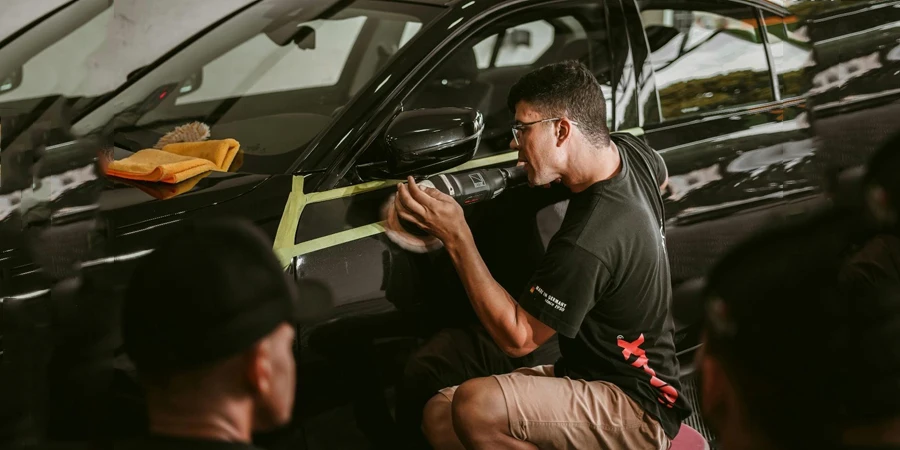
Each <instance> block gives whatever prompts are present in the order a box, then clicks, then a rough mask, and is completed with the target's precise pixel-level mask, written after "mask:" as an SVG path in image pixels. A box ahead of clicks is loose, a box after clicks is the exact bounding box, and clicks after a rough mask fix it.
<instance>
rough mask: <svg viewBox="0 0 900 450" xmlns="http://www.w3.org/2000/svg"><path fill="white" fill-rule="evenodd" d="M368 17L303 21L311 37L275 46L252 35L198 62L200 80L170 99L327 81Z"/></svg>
mask: <svg viewBox="0 0 900 450" xmlns="http://www.w3.org/2000/svg"><path fill="white" fill-rule="evenodd" d="M368 20H369V18H368V17H366V16H359V17H352V18H347V19H342V20H317V21H314V22H308V23H306V24H304V26H308V27H310V28H311V29H313V30H315V37H310V38H307V39H306V40H308V41H309V42H308V43H301V44H298V45H285V46H280V45H278V44H277V43H276V42H274V41H273V40H272V39H269V37H268V36H266V35H265V34H258V35H256V36H255V37H253V38H252V39H249V40H248V41H246V42H244V43H243V44H241V45H239V46H237V47H235V48H234V49H232V50H231V51H229V52H228V53H225V54H224V55H222V56H220V57H218V58H216V59H215V60H214V61H212V62H210V63H209V64H207V65H206V66H204V67H203V68H202V71H203V74H202V76H203V78H202V79H203V83H202V84H201V85H200V86H199V88H197V89H196V90H193V91H191V92H190V95H181V96H179V98H178V99H177V100H176V102H175V104H176V105H185V104H190V103H200V102H206V101H210V100H219V99H224V98H230V97H233V96H235V95H236V94H239V95H257V94H266V93H271V92H279V91H289V90H295V89H308V88H314V87H323V86H333V85H335V84H337V82H338V79H339V78H340V77H341V73H343V71H344V67H345V66H346V64H347V59H348V57H349V56H350V51H351V50H353V48H354V45H355V44H356V41H357V39H358V37H359V33H360V31H361V30H362V28H363V25H365V23H366V22H367V21H368ZM402 25H405V24H401V26H402Z"/></svg>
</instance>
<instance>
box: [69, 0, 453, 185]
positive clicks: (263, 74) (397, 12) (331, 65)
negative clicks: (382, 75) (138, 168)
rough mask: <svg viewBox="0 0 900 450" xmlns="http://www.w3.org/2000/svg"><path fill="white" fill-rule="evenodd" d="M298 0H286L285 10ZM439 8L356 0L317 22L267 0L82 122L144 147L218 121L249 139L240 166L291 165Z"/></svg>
mask: <svg viewBox="0 0 900 450" xmlns="http://www.w3.org/2000/svg"><path fill="white" fill-rule="evenodd" d="M291 1H293V0H278V3H280V4H281V5H280V6H281V7H282V10H283V9H284V4H285V3H291ZM305 1H308V0H305ZM295 3H302V1H299V0H298V1H295ZM439 11H440V10H439V9H436V8H433V7H427V6H420V5H410V4H403V3H395V2H384V1H353V2H346V4H345V6H344V7H342V8H339V9H338V10H337V11H336V12H333V14H328V15H327V17H324V18H319V19H317V20H312V21H309V20H308V19H306V18H307V17H308V15H305V16H304V15H300V16H299V17H298V18H297V19H292V18H291V17H290V15H285V14H273V8H272V5H271V4H267V2H262V3H260V4H259V5H254V6H252V7H250V8H249V9H247V10H245V11H243V12H241V13H240V14H239V15H238V16H236V17H234V18H233V19H231V20H230V21H228V22H226V23H225V24H223V25H221V26H219V27H217V28H216V29H214V30H212V31H210V32H209V33H207V34H205V35H203V36H200V37H199V38H197V39H196V40H195V41H193V42H190V43H189V44H188V45H186V46H184V47H183V48H181V49H179V50H178V51H177V52H176V53H175V54H174V55H173V56H171V57H170V58H168V59H166V60H165V61H162V62H160V63H159V64H158V65H157V66H155V67H148V68H146V69H145V70H142V71H141V72H140V73H139V74H136V75H134V76H133V77H132V79H131V80H129V81H130V84H129V85H128V86H127V87H126V88H125V89H121V90H120V91H119V92H117V93H116V94H115V95H114V96H113V97H112V98H108V99H103V101H102V104H100V105H92V107H90V108H88V109H87V110H86V111H85V113H84V114H82V115H81V116H80V117H78V118H77V122H76V123H75V124H74V127H73V128H74V130H75V132H76V134H79V135H81V134H85V133H90V132H93V131H96V130H98V129H100V128H103V127H106V126H107V124H110V123H111V124H112V127H113V129H114V139H115V143H116V146H117V147H119V148H120V149H125V150H128V151H138V150H141V149H144V148H150V147H152V146H153V145H154V144H155V143H156V142H157V140H158V139H159V138H160V137H161V136H162V135H163V134H165V133H167V132H169V131H172V130H173V129H174V128H175V127H177V126H180V125H184V124H186V123H189V122H193V121H200V122H203V123H205V124H207V125H209V126H210V131H211V136H210V138H211V139H225V138H232V139H236V140H237V141H238V142H239V143H240V147H241V152H242V157H241V163H240V167H239V168H232V170H235V169H237V170H239V171H241V172H248V173H259V174H277V173H284V171H285V170H287V168H288V167H289V166H290V165H291V164H292V163H293V162H294V161H295V160H296V158H297V157H298V156H299V154H300V153H301V152H302V150H303V149H304V148H305V147H306V146H307V145H308V144H309V143H310V142H311V141H312V140H313V139H314V138H315V137H316V136H317V135H318V134H319V133H320V132H321V131H322V130H324V129H325V128H326V127H327V126H328V125H329V124H330V123H331V122H332V121H333V120H334V118H335V117H336V116H337V114H338V113H339V112H340V110H341V109H342V108H343V107H344V106H345V105H347V104H348V103H349V102H350V100H351V99H352V98H353V97H354V96H355V95H356V94H357V93H358V92H359V91H360V89H361V88H362V87H363V86H364V85H365V84H366V83H367V82H369V81H370V80H371V79H372V78H373V77H374V76H375V75H376V74H377V73H378V71H379V70H381V69H382V68H383V67H384V65H385V63H386V62H387V60H388V59H389V58H391V57H392V56H393V55H394V54H395V53H396V52H397V51H398V50H399V49H400V48H402V47H403V46H404V45H405V44H406V43H407V42H409V41H410V39H412V37H413V36H415V35H416V33H417V32H418V31H419V29H421V28H422V26H423V24H425V23H427V21H428V20H429V19H431V18H432V17H434V16H435V13H437V12H439Z"/></svg>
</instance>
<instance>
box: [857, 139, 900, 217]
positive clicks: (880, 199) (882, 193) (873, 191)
mask: <svg viewBox="0 0 900 450" xmlns="http://www.w3.org/2000/svg"><path fill="white" fill-rule="evenodd" d="M898 175H900V133H897V134H894V135H893V136H891V137H889V138H888V139H887V140H886V141H885V142H884V143H883V144H881V146H879V148H878V150H876V151H875V153H874V154H873V155H872V158H871V159H870V160H869V162H868V164H867V166H866V171H865V176H864V177H863V179H862V186H861V187H862V194H863V196H864V205H865V207H866V209H867V210H868V211H869V213H870V215H871V218H872V219H873V220H874V222H875V225H876V227H877V228H880V229H882V230H887V231H890V232H893V233H895V234H896V232H897V231H898V228H900V176H898Z"/></svg>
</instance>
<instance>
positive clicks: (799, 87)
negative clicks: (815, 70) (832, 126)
mask: <svg viewBox="0 0 900 450" xmlns="http://www.w3.org/2000/svg"><path fill="white" fill-rule="evenodd" d="M764 17H765V20H766V33H767V36H768V39H769V48H771V49H772V59H773V60H774V62H775V73H777V74H778V87H779V89H780V90H781V98H791V97H798V96H800V95H803V94H804V93H806V92H807V91H809V89H810V87H811V86H812V83H810V77H809V69H810V68H812V67H813V66H814V65H815V61H813V59H812V47H811V46H810V45H809V39H808V38H807V37H806V35H805V34H806V33H805V31H806V28H805V26H800V24H799V23H798V20H797V17H796V16H789V17H787V18H783V17H779V16H776V15H772V14H768V13H766V14H765V16H764Z"/></svg>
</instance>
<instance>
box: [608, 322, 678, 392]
mask: <svg viewBox="0 0 900 450" xmlns="http://www.w3.org/2000/svg"><path fill="white" fill-rule="evenodd" d="M643 343H644V334H643V333H641V335H640V337H638V338H637V339H635V341H634V342H628V341H626V340H624V339H619V340H618V345H619V347H621V348H622V355H623V356H625V362H628V359H629V358H631V355H634V356H636V357H637V359H635V360H634V362H632V363H631V365H632V366H634V367H637V368H639V369H644V372H647V374H648V375H650V385H651V386H653V387H655V388H656V389H658V390H659V397H658V398H657V400H659V402H660V403H662V404H663V405H666V407H669V408H671V407H672V406H674V405H675V400H678V391H676V390H675V388H673V387H672V386H670V385H669V383H666V382H665V381H663V380H660V379H659V378H658V377H657V376H656V371H654V370H653V369H651V368H650V366H649V365H648V364H647V363H649V362H650V360H648V359H647V356H646V352H644V349H642V348H641V344H643Z"/></svg>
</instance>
